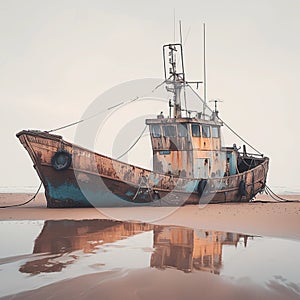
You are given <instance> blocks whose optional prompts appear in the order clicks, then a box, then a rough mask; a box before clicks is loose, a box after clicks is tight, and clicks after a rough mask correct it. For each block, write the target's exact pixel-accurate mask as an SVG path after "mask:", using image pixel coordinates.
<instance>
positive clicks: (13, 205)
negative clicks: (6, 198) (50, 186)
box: [0, 182, 42, 208]
mask: <svg viewBox="0 0 300 300" xmlns="http://www.w3.org/2000/svg"><path fill="white" fill-rule="evenodd" d="M41 187H42V182H41V183H40V185H39V187H38V189H37V191H36V192H35V194H34V195H33V196H32V197H31V198H30V199H29V200H27V201H25V202H23V203H20V204H12V205H5V206H0V208H9V207H17V206H22V205H25V204H27V203H29V202H31V201H33V200H34V199H35V198H36V196H37V194H38V193H39V191H40V189H41Z"/></svg>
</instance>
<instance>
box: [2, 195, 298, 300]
mask: <svg viewBox="0 0 300 300" xmlns="http://www.w3.org/2000/svg"><path fill="white" fill-rule="evenodd" d="M30 196H31V195H29V194H0V205H9V204H16V203H21V202H24V201H26V200H28V199H29V198H30ZM286 197H288V198H289V199H300V196H297V195H293V196H286ZM257 200H263V201H268V200H270V199H268V198H267V197H266V196H263V195H262V196H260V198H258V199H257ZM157 216H159V217H157ZM113 217H118V218H119V219H122V220H131V221H132V220H135V221H145V220H146V221H149V220H152V222H151V223H154V224H161V225H180V226H187V227H191V228H201V229H211V230H222V231H227V232H239V233H244V234H249V235H258V236H260V235H261V236H271V237H280V238H284V239H294V240H300V226H299V225H300V202H299V203H260V202H259V203H243V204H239V203H234V204H214V205H207V206H204V207H201V206H198V205H193V206H184V207H180V208H178V209H175V210H172V211H171V212H170V211H169V210H168V209H167V208H165V207H147V208H145V207H135V208H102V209H95V208H85V209H47V208H46V202H45V199H44V195H43V194H39V195H38V197H37V199H35V200H34V201H32V202H31V203H29V204H27V205H25V206H21V207H14V208H6V209H0V220H63V219H74V220H83V219H112V218H113ZM124 259H126V257H124ZM299 295H300V287H298V286H296V287H294V288H288V287H287V286H286V285H281V284H279V283H278V282H272V281H270V282H269V283H268V284H267V286H258V285H255V284H254V283H251V282H249V281H247V280H245V281H243V280H242V281H238V282H235V281H230V280H227V279H224V278H223V277H221V276H215V275H214V274H210V273H207V272H198V273H197V274H195V273H193V272H192V273H189V274H186V273H184V272H182V271H178V270H173V269H166V270H164V271H162V270H158V269H153V268H147V269H140V270H130V271H126V270H114V271H110V272H105V273H96V274H90V275H84V276H80V277H76V274H74V278H73V279H67V280H63V281H60V282H56V283H53V284H49V285H46V286H43V287H41V288H38V289H35V290H31V291H26V292H22V293H19V294H16V295H11V296H7V297H4V298H3V299H41V298H45V299H57V298H73V299H119V298H120V299H121V298H122V299H153V298H156V299H163V298H164V299H199V298H201V299H299V297H300V296H299ZM1 299H2V298H1Z"/></svg>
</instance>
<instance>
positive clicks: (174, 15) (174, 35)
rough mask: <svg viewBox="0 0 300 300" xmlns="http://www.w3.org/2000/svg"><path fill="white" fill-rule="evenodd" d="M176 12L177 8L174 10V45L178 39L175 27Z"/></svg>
mask: <svg viewBox="0 0 300 300" xmlns="http://www.w3.org/2000/svg"><path fill="white" fill-rule="evenodd" d="M175 23H176V11H175V8H174V10H173V30H174V44H175V39H176V29H175V26H176V24H175Z"/></svg>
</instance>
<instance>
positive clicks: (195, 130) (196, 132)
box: [192, 124, 201, 137]
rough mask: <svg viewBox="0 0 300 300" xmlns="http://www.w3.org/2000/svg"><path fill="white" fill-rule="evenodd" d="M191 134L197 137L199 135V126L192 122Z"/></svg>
mask: <svg viewBox="0 0 300 300" xmlns="http://www.w3.org/2000/svg"><path fill="white" fill-rule="evenodd" d="M192 136H196V137H199V136H201V135H200V126H199V125H197V124H192Z"/></svg>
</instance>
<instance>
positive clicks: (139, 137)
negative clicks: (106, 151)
mask: <svg viewBox="0 0 300 300" xmlns="http://www.w3.org/2000/svg"><path fill="white" fill-rule="evenodd" d="M146 129H147V125H146V126H145V127H144V129H143V131H142V133H141V134H140V135H139V136H138V138H137V139H136V141H135V142H134V143H133V144H132V145H131V146H130V147H129V148H128V149H127V150H126V151H125V152H124V153H123V154H121V155H120V156H118V157H117V159H120V158H122V157H123V156H124V155H125V154H127V153H128V152H129V151H130V150H131V149H132V148H133V147H134V146H135V145H136V144H137V143H138V141H139V140H140V139H141V137H142V136H143V134H144V132H145V130H146Z"/></svg>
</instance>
